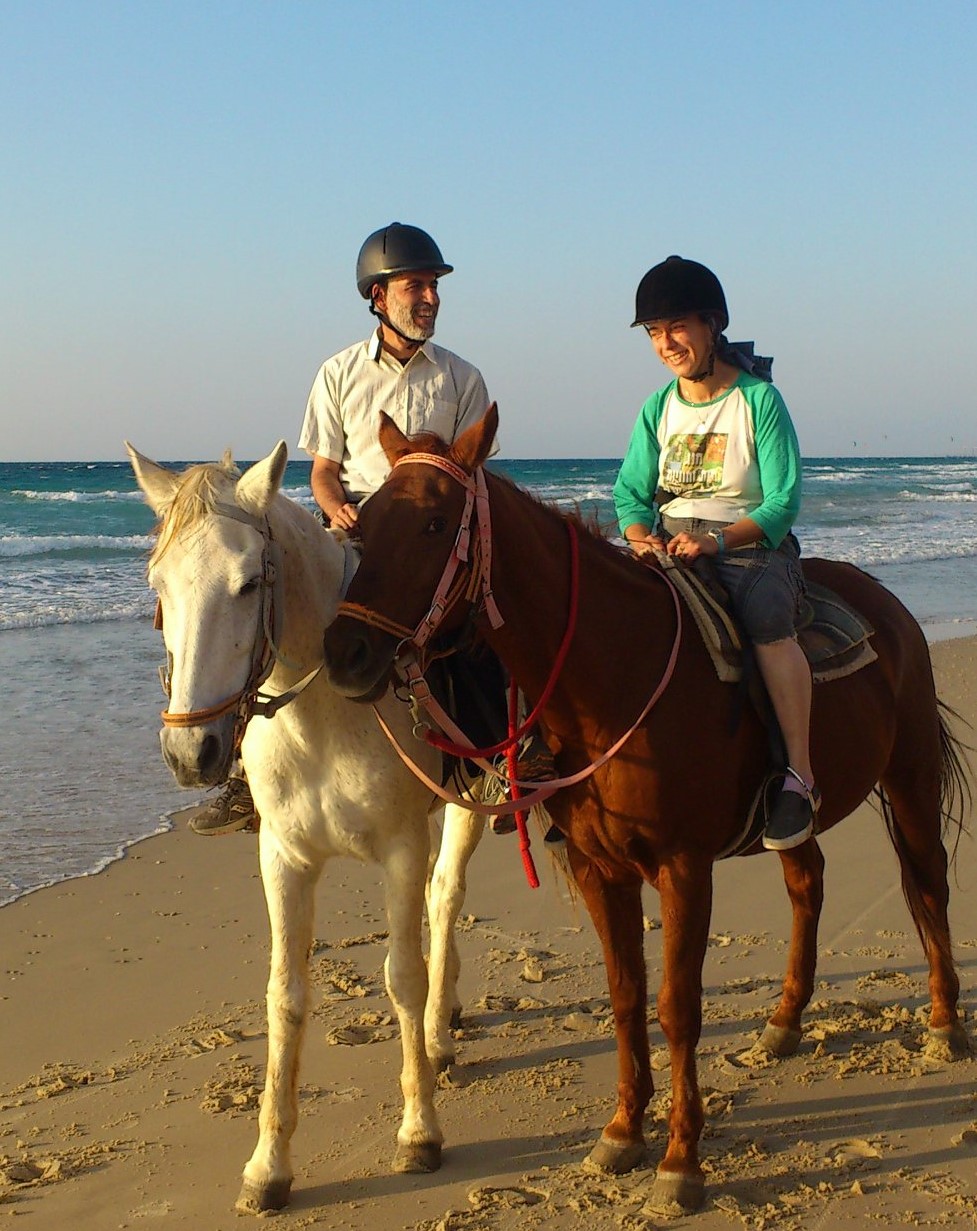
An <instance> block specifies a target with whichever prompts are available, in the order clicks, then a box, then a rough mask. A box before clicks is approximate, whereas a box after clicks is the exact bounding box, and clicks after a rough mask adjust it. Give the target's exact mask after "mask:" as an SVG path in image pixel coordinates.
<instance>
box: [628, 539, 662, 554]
mask: <svg viewBox="0 0 977 1231" xmlns="http://www.w3.org/2000/svg"><path fill="white" fill-rule="evenodd" d="M628 542H629V543H630V545H631V550H632V551H633V552H634V554H635V555H636V556H650V555H654V553H655V552H656V551H665V540H664V539H660V538H659V537H658V535H657V534H644V535H642V536H641V537H640V538H639V537H638V536H635V537H634V538H632V539H628Z"/></svg>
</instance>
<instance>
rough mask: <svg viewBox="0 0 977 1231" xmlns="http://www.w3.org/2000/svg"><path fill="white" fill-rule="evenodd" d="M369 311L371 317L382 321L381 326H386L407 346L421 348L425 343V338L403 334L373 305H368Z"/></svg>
mask: <svg viewBox="0 0 977 1231" xmlns="http://www.w3.org/2000/svg"><path fill="white" fill-rule="evenodd" d="M370 311H371V312H372V313H373V315H374V316H375V317H376V318H377V319H378V320H380V321H382V322H383V324H384V325H386V326H387V328H388V329H392V330H393V332H394V333H395V334H396V335H397V337H398V338H401V339H402V340H403V341H404V342H406V343H407V345H408V346H423V345H424V343H425V341H426V339H425V338H412V337H409V336H408V335H407V334H406V333H404V331H403V330H402V329H398V328H397V326H396V325H395V324H394V323H393V321H392V320H391V319H390V317H389V316H387V315H386V314H385V313H384V312H381V311H380V310H379V309H378V308H377V306H376V304H375V303H371V304H370Z"/></svg>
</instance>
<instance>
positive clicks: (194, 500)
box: [148, 451, 241, 568]
mask: <svg viewBox="0 0 977 1231" xmlns="http://www.w3.org/2000/svg"><path fill="white" fill-rule="evenodd" d="M240 477H241V472H240V470H239V469H238V468H237V466H236V465H235V464H234V461H233V459H232V457H231V454H230V451H228V452H227V453H225V454H224V456H223V458H222V459H221V461H219V462H203V463H201V464H199V465H195V466H188V467H187V468H186V470H184V471H183V473H182V474H181V475H180V476H179V479H180V482H179V486H177V487H175V488H174V490H173V499H172V500H171V501H170V503H169V504H168V505H167V506H166V508H164V509H163V510H162V512H161V514H160V521H159V525H158V527H157V531H158V533H157V539H156V544H155V546H154V547H153V549H152V551H151V553H150V556H149V562H148V567H149V568H152V567H153V565H154V564H156V563H157V562H158V561H159V559H160V558H161V557H162V556H163V555H164V554H165V552H166V550H167V548H168V547H169V546H170V544H171V543H172V542H173V541H174V540H175V539H177V538H179V537H180V536H181V535H182V534H184V533H185V532H187V531H189V530H192V529H193V527H194V526H195V525H197V523H198V522H201V521H203V520H204V518H206V517H210V516H211V515H212V514H213V513H214V510H215V507H216V505H217V504H218V502H219V501H220V500H221V499H226V497H227V487H228V484H230V483H236V482H237V480H238V479H239V478H240Z"/></svg>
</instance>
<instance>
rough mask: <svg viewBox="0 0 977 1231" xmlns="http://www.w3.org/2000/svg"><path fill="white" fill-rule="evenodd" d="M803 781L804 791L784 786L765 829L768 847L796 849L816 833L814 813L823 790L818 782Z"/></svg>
mask: <svg viewBox="0 0 977 1231" xmlns="http://www.w3.org/2000/svg"><path fill="white" fill-rule="evenodd" d="M790 772H791V773H792V775H793V777H795V778H798V775H797V774H794V773H793V771H790ZM798 781H800V779H798ZM802 785H803V786H804V794H803V795H801V794H800V793H799V792H798V791H796V790H783V791H781V792H780V794H779V795H778V797H777V801H776V803H775V804H774V806H773V808H771V810H770V816H769V818H768V820H767V823H766V825H765V826H764V830H763V845H764V846H765V847H766V848H767V850H768V851H789V850H793V848H794V847H795V846H800V844H801V843H802V842H806V841H807V840H808V838H809V837H810V836H811V834H812V833H814V817H815V816H816V815H817V811H818V808H820V807H821V793H820V791H819V790H818V788H817V787H816V786H811V787H808V786H807V784H806V783H802Z"/></svg>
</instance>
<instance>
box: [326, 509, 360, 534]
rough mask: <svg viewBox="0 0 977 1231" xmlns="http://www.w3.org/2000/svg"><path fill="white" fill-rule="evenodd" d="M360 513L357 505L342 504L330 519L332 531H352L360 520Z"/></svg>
mask: <svg viewBox="0 0 977 1231" xmlns="http://www.w3.org/2000/svg"><path fill="white" fill-rule="evenodd" d="M359 516H360V512H359V509H358V508H357V507H356V505H355V504H341V505H340V506H339V508H338V509H337V510H336V511H335V513H333V515H332V516H331V517H330V518H329V526H330V529H332V530H352V529H353V527H354V526H355V525H356V523H357V521H358V520H359Z"/></svg>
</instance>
